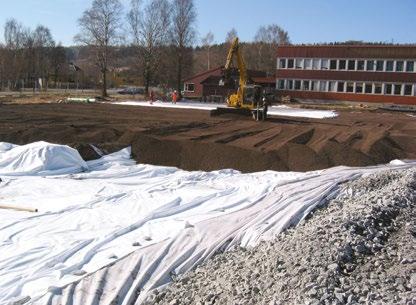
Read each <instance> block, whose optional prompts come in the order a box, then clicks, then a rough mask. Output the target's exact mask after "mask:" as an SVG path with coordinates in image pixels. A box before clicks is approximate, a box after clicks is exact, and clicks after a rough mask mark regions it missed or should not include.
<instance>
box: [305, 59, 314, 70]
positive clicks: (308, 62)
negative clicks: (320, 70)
mask: <svg viewBox="0 0 416 305" xmlns="http://www.w3.org/2000/svg"><path fill="white" fill-rule="evenodd" d="M305 69H307V70H311V69H312V59H311V58H306V59H305Z"/></svg>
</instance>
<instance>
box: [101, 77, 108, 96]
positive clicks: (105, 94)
mask: <svg viewBox="0 0 416 305" xmlns="http://www.w3.org/2000/svg"><path fill="white" fill-rule="evenodd" d="M101 73H102V74H103V88H102V94H101V95H102V96H103V97H107V96H108V94H107V73H106V71H103V72H101Z"/></svg>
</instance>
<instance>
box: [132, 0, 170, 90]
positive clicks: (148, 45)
mask: <svg viewBox="0 0 416 305" xmlns="http://www.w3.org/2000/svg"><path fill="white" fill-rule="evenodd" d="M141 2H142V1H141V0H132V1H131V9H130V12H129V13H128V16H127V19H128V23H129V26H130V32H131V34H132V36H133V45H134V46H135V47H136V50H137V54H138V55H139V60H141V61H142V62H143V78H144V85H145V93H146V94H148V92H149V87H150V85H151V83H152V82H153V81H154V79H155V74H156V72H157V70H158V67H159V63H160V57H161V47H162V46H163V45H165V44H166V42H167V39H168V33H169V26H170V4H169V2H168V1H167V0H151V1H150V3H148V5H147V6H146V7H145V8H144V9H143V11H142V10H141Z"/></svg>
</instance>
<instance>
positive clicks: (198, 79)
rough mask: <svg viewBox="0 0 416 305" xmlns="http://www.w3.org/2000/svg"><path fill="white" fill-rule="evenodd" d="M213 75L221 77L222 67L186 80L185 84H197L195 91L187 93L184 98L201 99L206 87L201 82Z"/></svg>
mask: <svg viewBox="0 0 416 305" xmlns="http://www.w3.org/2000/svg"><path fill="white" fill-rule="evenodd" d="M211 75H215V76H218V75H221V67H219V68H215V69H212V70H209V71H206V72H204V73H201V74H198V75H195V76H194V77H192V78H189V79H187V80H185V81H184V83H185V84H189V83H192V84H195V91H194V92H185V93H184V96H185V97H188V98H195V97H201V96H202V95H203V87H204V86H203V85H202V84H201V82H202V81H203V80H205V79H207V78H208V77H209V76H211Z"/></svg>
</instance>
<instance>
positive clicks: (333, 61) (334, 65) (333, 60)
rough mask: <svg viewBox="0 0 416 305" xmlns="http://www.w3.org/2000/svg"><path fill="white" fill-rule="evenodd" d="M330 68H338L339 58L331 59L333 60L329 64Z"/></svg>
mask: <svg viewBox="0 0 416 305" xmlns="http://www.w3.org/2000/svg"><path fill="white" fill-rule="evenodd" d="M329 69H331V70H336V69H337V60H336V59H331V62H330V64H329Z"/></svg>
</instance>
